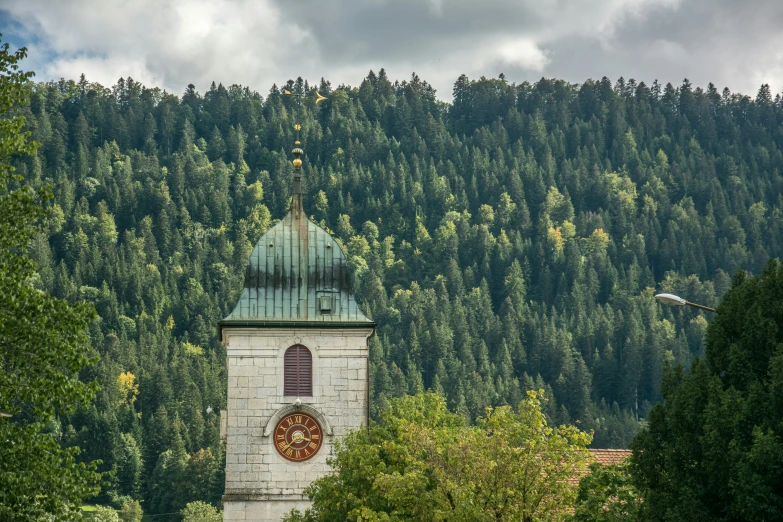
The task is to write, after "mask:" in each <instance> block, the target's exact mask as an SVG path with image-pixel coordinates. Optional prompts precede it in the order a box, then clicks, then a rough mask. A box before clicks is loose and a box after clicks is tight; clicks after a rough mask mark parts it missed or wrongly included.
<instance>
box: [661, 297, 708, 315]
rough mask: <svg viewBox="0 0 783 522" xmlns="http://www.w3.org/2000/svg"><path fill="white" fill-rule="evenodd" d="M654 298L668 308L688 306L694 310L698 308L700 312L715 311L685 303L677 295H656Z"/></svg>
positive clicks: (688, 302)
mask: <svg viewBox="0 0 783 522" xmlns="http://www.w3.org/2000/svg"><path fill="white" fill-rule="evenodd" d="M655 298H656V299H657V300H658V301H659V302H661V303H663V304H665V305H669V306H685V305H688V306H692V307H694V308H699V309H701V310H707V311H708V312H714V311H715V309H714V308H710V307H709V306H704V305H700V304H696V303H691V302H690V301H686V300H685V299H683V298H682V297H680V296H678V295H674V294H658V295H656V296H655Z"/></svg>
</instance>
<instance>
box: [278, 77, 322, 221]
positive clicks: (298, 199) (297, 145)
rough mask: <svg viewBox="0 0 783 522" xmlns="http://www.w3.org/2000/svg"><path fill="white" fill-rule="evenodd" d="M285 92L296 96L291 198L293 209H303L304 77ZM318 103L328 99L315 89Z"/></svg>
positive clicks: (298, 79) (284, 90) (287, 94)
mask: <svg viewBox="0 0 783 522" xmlns="http://www.w3.org/2000/svg"><path fill="white" fill-rule="evenodd" d="M283 94H285V95H286V96H294V97H296V117H295V119H294V130H295V131H296V141H294V149H293V150H292V151H291V153H292V154H293V155H294V159H293V161H292V162H291V163H292V164H293V166H294V194H293V197H292V198H291V210H301V209H302V160H301V159H300V156H301V155H302V154H304V151H303V150H302V142H300V141H299V133H300V132H301V130H302V123H301V121H302V120H301V118H302V97H303V96H306V95H307V93H306V92H305V90H304V86H303V82H302V78H301V77H300V78H297V80H296V82H295V85H294V91H293V92H291V91H289V90H287V89H283ZM315 95H316V100H315V103H316V105H317V104H318V103H320V102H322V101H324V100H325V99H326V97H325V96H321V95H320V94H318V91H315Z"/></svg>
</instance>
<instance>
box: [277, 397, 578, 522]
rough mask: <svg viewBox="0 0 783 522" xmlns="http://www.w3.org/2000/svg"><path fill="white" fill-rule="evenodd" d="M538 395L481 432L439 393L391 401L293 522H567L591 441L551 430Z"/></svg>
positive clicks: (490, 413)
mask: <svg viewBox="0 0 783 522" xmlns="http://www.w3.org/2000/svg"><path fill="white" fill-rule="evenodd" d="M541 393H542V392H532V391H531V392H529V393H528V395H527V397H526V398H525V399H523V400H522V402H521V403H520V404H519V407H518V409H517V411H516V412H515V411H514V410H512V409H511V408H510V407H508V406H501V407H498V408H494V409H492V408H490V409H488V410H487V415H486V417H483V418H480V419H479V420H478V422H477V423H476V425H475V426H467V425H466V424H465V421H464V419H463V418H462V417H461V416H459V415H457V414H453V413H450V412H448V410H447V409H446V401H445V400H444V399H443V398H442V397H440V396H438V395H436V394H434V393H430V392H428V393H424V394H418V395H415V396H411V397H405V398H402V399H394V400H392V401H390V404H389V408H388V410H386V411H385V412H384V413H383V414H382V420H381V422H380V423H379V424H375V425H373V426H372V427H371V428H370V429H369V430H368V431H365V430H362V431H357V432H354V433H353V434H351V435H349V436H348V437H347V438H346V439H345V441H344V443H342V444H341V445H339V446H338V448H337V450H336V456H335V458H334V459H333V461H332V466H333V467H334V469H335V473H334V474H333V475H328V476H326V477H323V478H321V479H318V480H317V481H316V482H314V483H313V485H312V486H311V487H310V488H309V489H308V495H309V496H310V498H311V499H312V500H313V508H312V509H310V510H308V511H307V512H306V513H305V514H304V515H302V514H299V513H296V512H295V513H293V514H291V515H290V516H289V517H288V519H287V520H289V522H293V521H302V520H307V521H316V520H317V521H338V520H357V521H358V520H375V521H395V520H400V521H401V520H422V521H428V520H431V521H435V520H465V521H467V520H473V521H481V520H486V521H494V520H523V521H526V522H528V521H554V520H562V518H563V516H564V515H565V514H566V513H567V512H568V510H569V507H570V506H571V505H572V504H573V500H574V499H575V497H576V486H575V485H573V484H572V482H571V481H569V479H570V478H571V477H573V476H574V475H578V474H580V473H581V472H583V471H585V469H586V467H587V460H588V451H587V449H586V446H587V445H588V444H589V443H590V435H588V434H586V433H584V432H581V431H579V430H578V429H576V428H575V427H573V426H560V427H557V428H552V427H549V425H548V424H547V421H546V418H545V416H544V414H543V412H542V410H541V401H542V399H543V397H542V395H541Z"/></svg>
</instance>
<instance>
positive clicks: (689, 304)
mask: <svg viewBox="0 0 783 522" xmlns="http://www.w3.org/2000/svg"><path fill="white" fill-rule="evenodd" d="M685 304H686V305H688V306H692V307H694V308H700V309H702V310H707V311H708V312H714V311H715V309H714V308H710V307H709V306H704V305H700V304H696V303H691V302H690V301H685Z"/></svg>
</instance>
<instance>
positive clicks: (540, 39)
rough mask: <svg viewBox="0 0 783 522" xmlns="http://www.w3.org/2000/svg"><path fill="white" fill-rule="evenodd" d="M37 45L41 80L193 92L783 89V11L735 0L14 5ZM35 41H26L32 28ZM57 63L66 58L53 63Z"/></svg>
mask: <svg viewBox="0 0 783 522" xmlns="http://www.w3.org/2000/svg"><path fill="white" fill-rule="evenodd" d="M5 4H6V6H5V9H7V10H8V12H9V13H10V14H11V16H12V17H13V18H14V19H15V20H16V22H18V24H21V26H22V27H23V28H26V30H27V33H28V34H27V36H28V37H30V35H34V36H35V39H34V40H35V45H31V63H33V64H34V65H35V67H36V68H37V69H38V71H39V75H38V77H39V78H41V79H47V78H48V77H51V78H57V77H59V76H66V77H74V78H75V77H77V76H78V75H79V74H80V73H81V72H86V73H87V75H88V78H89V79H91V80H96V81H100V82H101V83H105V84H107V85H111V84H112V83H114V81H116V79H117V78H118V77H119V76H126V75H129V74H130V75H132V76H134V78H136V79H138V80H141V81H144V82H146V83H150V84H155V85H159V86H162V87H165V88H167V89H169V90H170V91H174V92H182V90H183V89H184V87H185V86H186V85H187V84H188V83H195V84H196V85H197V87H198V88H199V89H201V90H203V89H205V88H207V87H208V85H209V83H211V82H212V81H213V80H214V81H219V82H223V83H224V84H230V83H242V84H244V85H248V86H250V87H251V88H254V89H257V90H259V91H261V92H265V91H266V90H267V89H268V88H269V87H270V86H271V84H272V83H275V82H276V83H280V82H282V81H285V80H286V79H288V78H291V77H295V76H297V75H302V76H305V77H307V78H308V79H310V81H318V80H319V79H320V77H322V76H323V77H326V78H327V79H328V80H330V81H331V82H332V83H333V84H335V85H336V84H340V83H347V84H350V85H357V84H358V83H359V82H361V79H362V78H363V77H364V76H365V75H366V74H367V72H368V71H369V70H370V69H374V70H376V71H377V70H378V69H379V68H381V67H384V68H386V70H387V71H388V72H389V75H390V76H391V77H392V78H397V79H406V78H408V77H409V76H410V73H411V72H412V71H415V72H417V73H418V74H419V76H420V77H422V78H423V79H425V80H427V81H428V82H430V83H431V84H433V86H435V87H436V89H437V90H438V94H439V96H440V97H441V98H443V99H446V100H448V99H450V97H451V89H452V85H453V83H454V81H455V80H456V78H457V77H458V76H459V75H460V74H462V73H465V74H467V75H468V76H470V77H472V78H475V77H478V76H481V75H485V76H490V77H494V76H497V75H498V74H499V73H500V72H504V73H505V74H506V77H507V78H508V79H509V80H510V81H516V82H520V81H535V80H537V79H538V78H540V77H542V76H546V77H558V78H563V79H565V80H568V81H571V82H581V81H584V80H585V79H587V78H600V77H602V76H608V77H610V78H612V79H616V78H618V77H619V76H623V77H625V78H631V77H633V78H635V79H637V80H638V81H645V82H647V83H650V82H651V81H652V80H654V79H659V80H661V81H664V82H666V81H671V82H673V83H678V82H680V81H681V80H682V79H683V78H685V77H688V78H689V79H690V80H691V81H692V82H693V83H694V84H697V85H706V83H707V82H709V81H713V82H715V83H716V84H717V85H719V86H723V85H728V86H729V87H730V88H731V89H732V90H734V91H742V92H746V93H750V94H754V93H755V91H756V89H757V88H758V85H759V84H760V83H762V82H769V83H771V84H772V86H773V89H780V88H781V87H783V63H782V62H781V60H782V57H781V53H780V52H779V51H778V49H780V48H781V47H782V46H781V44H783V41H781V40H783V38H781V37H780V36H778V34H779V32H780V31H779V27H780V26H781V23H782V22H783V4H781V3H779V2H777V1H773V0H763V1H762V0H758V1H756V2H753V3H745V2H737V1H734V0H555V1H551V2H545V1H541V0H483V1H481V2H476V1H475V0H361V1H356V0H321V1H318V2H316V1H314V0H300V1H296V2H291V1H290V0H289V1H285V2H284V1H283V0H139V1H138V2H128V3H126V2H118V1H114V0H103V1H97V0H71V1H70V2H68V3H67V5H66V3H65V2H58V1H56V0H6V2H5ZM23 32H24V31H23ZM52 56H53V57H52Z"/></svg>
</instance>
